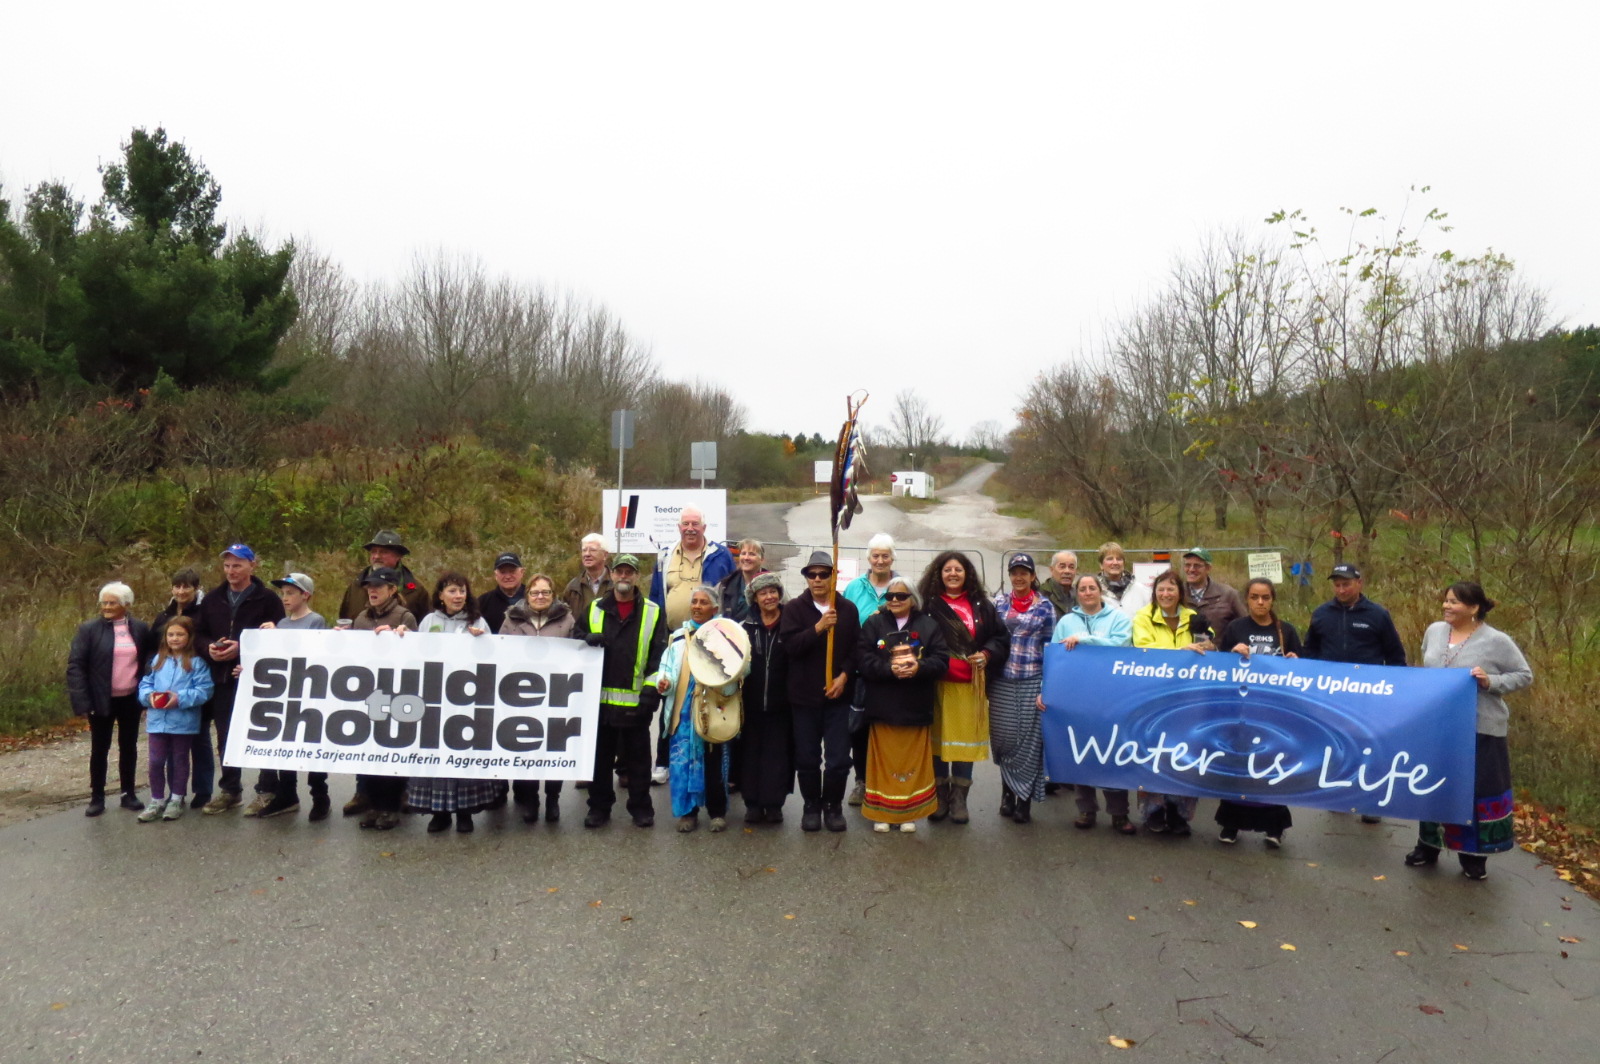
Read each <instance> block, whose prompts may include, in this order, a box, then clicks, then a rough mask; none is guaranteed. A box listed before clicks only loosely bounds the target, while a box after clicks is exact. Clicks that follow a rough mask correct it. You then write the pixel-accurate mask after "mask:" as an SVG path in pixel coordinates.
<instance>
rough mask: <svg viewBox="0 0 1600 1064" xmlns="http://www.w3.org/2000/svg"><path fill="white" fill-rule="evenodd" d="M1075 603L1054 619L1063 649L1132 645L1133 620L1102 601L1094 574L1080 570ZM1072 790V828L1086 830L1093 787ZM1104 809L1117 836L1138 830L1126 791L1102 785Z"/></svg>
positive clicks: (1096, 809) (1095, 809) (1092, 811)
mask: <svg viewBox="0 0 1600 1064" xmlns="http://www.w3.org/2000/svg"><path fill="white" fill-rule="evenodd" d="M1072 590H1073V594H1074V596H1075V597H1076V598H1077V600H1078V601H1077V605H1075V606H1073V607H1072V609H1071V611H1069V612H1068V613H1067V615H1066V616H1064V617H1062V618H1061V620H1059V621H1057V622H1056V630H1055V634H1054V637H1053V638H1054V639H1055V641H1056V642H1058V643H1065V644H1066V645H1067V649H1068V650H1071V649H1072V648H1073V647H1076V646H1080V645H1082V646H1091V647H1126V646H1132V645H1133V621H1132V620H1130V619H1129V617H1128V615H1127V614H1126V613H1123V612H1122V611H1121V610H1119V609H1113V608H1112V607H1111V606H1108V605H1107V604H1106V601H1105V584H1104V583H1103V582H1102V578H1101V577H1100V576H1098V575H1096V574H1094V573H1083V574H1082V575H1080V576H1079V577H1078V579H1077V581H1076V582H1075V583H1074V584H1073V587H1072ZM1073 793H1074V794H1075V796H1076V797H1077V800H1078V819H1076V820H1074V821H1073V822H1072V826H1073V827H1075V828H1082V829H1083V830H1085V831H1087V830H1089V829H1090V828H1092V827H1094V822H1095V820H1096V818H1098V817H1099V815H1100V803H1099V802H1098V801H1097V800H1096V799H1095V793H1094V788H1093V787H1091V786H1089V785H1088V784H1083V783H1080V784H1077V785H1076V786H1075V787H1074V788H1073ZM1103 793H1104V794H1105V796H1106V812H1108V813H1110V814H1111V830H1113V831H1115V832H1116V833H1117V834H1119V835H1137V834H1138V833H1139V829H1138V828H1136V827H1134V825H1133V821H1131V820H1129V819H1128V792H1127V791H1126V790H1122V789H1119V788H1112V787H1106V788H1103Z"/></svg>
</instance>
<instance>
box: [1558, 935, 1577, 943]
mask: <svg viewBox="0 0 1600 1064" xmlns="http://www.w3.org/2000/svg"><path fill="white" fill-rule="evenodd" d="M1558 937H1559V938H1560V939H1561V941H1563V942H1567V943H1570V944H1572V945H1576V944H1578V943H1579V942H1582V941H1583V939H1581V938H1579V937H1577V936H1576V935H1560V936H1558Z"/></svg>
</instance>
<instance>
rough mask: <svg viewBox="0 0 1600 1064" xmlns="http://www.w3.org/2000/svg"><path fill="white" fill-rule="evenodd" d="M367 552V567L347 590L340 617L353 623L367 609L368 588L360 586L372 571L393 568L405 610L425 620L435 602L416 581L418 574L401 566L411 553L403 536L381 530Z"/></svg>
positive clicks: (368, 546) (341, 604) (340, 609)
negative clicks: (403, 559) (402, 560)
mask: <svg viewBox="0 0 1600 1064" xmlns="http://www.w3.org/2000/svg"><path fill="white" fill-rule="evenodd" d="M361 549H362V550H364V551H366V552H367V567H366V568H365V569H363V570H361V572H359V573H357V574H356V578H355V580H354V581H352V582H351V584H350V586H349V587H348V588H346V589H345V593H344V601H343V602H341V603H340V604H339V616H340V618H341V619H343V620H346V621H353V620H355V619H356V618H357V617H359V616H361V611H362V610H364V609H366V608H367V589H366V587H365V586H364V585H363V584H362V583H361V582H362V581H363V580H365V579H366V578H367V575H368V574H369V573H371V572H372V570H373V569H376V568H379V567H388V568H390V569H393V570H394V571H395V573H396V574H397V576H398V577H399V580H400V601H401V602H403V603H405V606H406V609H408V610H410V611H411V614H412V616H414V617H425V616H427V615H428V613H429V612H430V611H431V610H432V608H433V606H432V602H431V601H430V596H429V595H428V589H427V588H425V587H423V586H422V581H421V580H418V579H417V576H416V574H415V573H413V572H412V571H411V570H410V569H408V568H406V567H405V565H403V564H401V561H400V559H402V558H404V557H405V556H406V555H407V554H410V553H411V551H410V550H409V549H408V548H407V547H406V545H405V542H404V541H403V540H401V538H400V533H398V532H395V531H394V530H392V529H388V528H385V529H382V530H380V531H379V532H378V534H377V535H375V536H373V537H372V539H370V540H369V541H367V543H365V544H364V545H363V546H362V548H361Z"/></svg>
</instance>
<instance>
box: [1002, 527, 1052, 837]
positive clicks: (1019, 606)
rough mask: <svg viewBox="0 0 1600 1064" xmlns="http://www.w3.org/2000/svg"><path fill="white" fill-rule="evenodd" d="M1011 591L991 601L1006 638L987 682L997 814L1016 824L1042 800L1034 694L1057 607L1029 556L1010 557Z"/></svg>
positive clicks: (1041, 760)
mask: <svg viewBox="0 0 1600 1064" xmlns="http://www.w3.org/2000/svg"><path fill="white" fill-rule="evenodd" d="M1010 576H1011V590H1010V591H1002V592H1000V593H999V594H998V595H996V596H995V597H994V610H995V613H996V614H997V615H998V616H999V618H1000V623H1001V624H1003V625H1005V626H1006V631H1007V632H1008V633H1010V636H1011V652H1010V653H1009V654H1007V655H1006V665H1005V668H1003V669H1001V670H1000V672H999V673H998V675H996V676H995V677H994V678H993V679H991V680H990V681H989V745H990V748H991V749H992V750H993V751H994V761H995V764H996V765H999V766H1000V815H1001V816H1003V817H1010V818H1011V819H1013V820H1015V821H1016V822H1017V823H1018V824H1026V823H1028V822H1030V821H1031V820H1032V819H1033V813H1032V809H1033V803H1034V802H1037V801H1041V800H1042V799H1043V798H1044V784H1045V779H1044V736H1043V735H1042V733H1041V732H1040V730H1039V707H1038V701H1039V689H1040V685H1041V683H1042V682H1043V676H1044V670H1043V663H1044V646H1045V644H1046V643H1047V642H1049V640H1050V633H1051V631H1053V630H1054V628H1055V624H1056V608H1055V606H1053V605H1052V604H1051V603H1050V600H1049V599H1047V598H1045V597H1044V595H1042V594H1040V592H1039V579H1038V576H1037V574H1036V571H1035V569H1034V564H1033V557H1032V556H1031V555H1028V554H1013V555H1012V556H1011V573H1010Z"/></svg>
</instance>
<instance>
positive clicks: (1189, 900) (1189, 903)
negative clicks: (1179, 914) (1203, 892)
mask: <svg viewBox="0 0 1600 1064" xmlns="http://www.w3.org/2000/svg"><path fill="white" fill-rule="evenodd" d="M1183 904H1185V905H1199V904H1200V903H1199V902H1197V901H1193V900H1191V899H1189V898H1185V899H1183Z"/></svg>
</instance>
